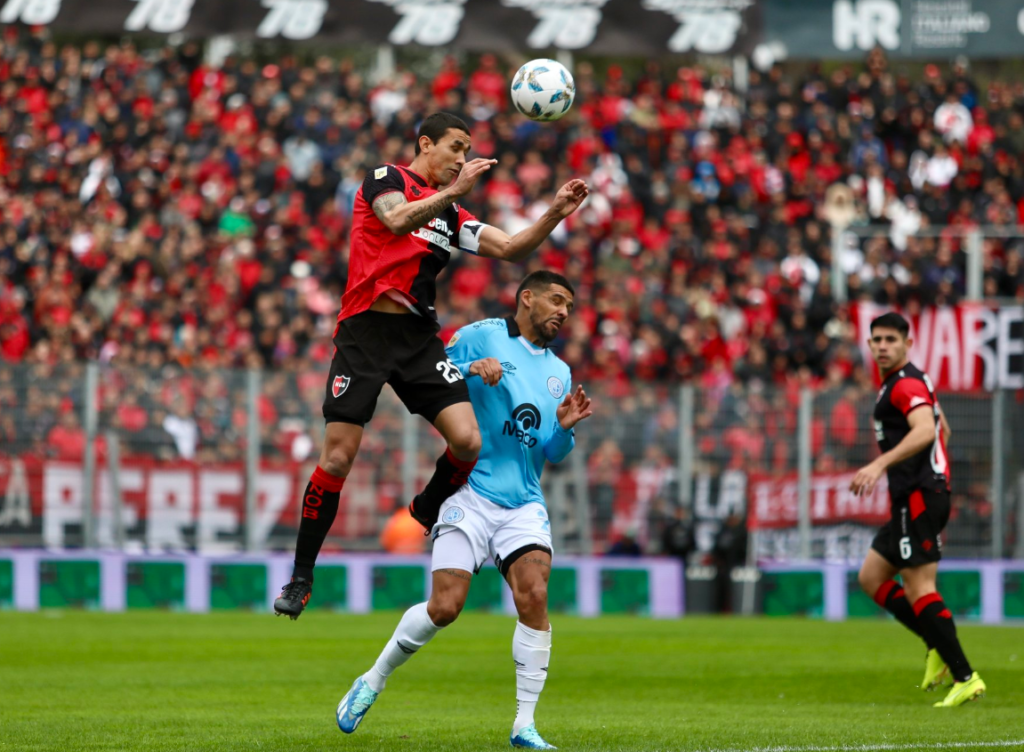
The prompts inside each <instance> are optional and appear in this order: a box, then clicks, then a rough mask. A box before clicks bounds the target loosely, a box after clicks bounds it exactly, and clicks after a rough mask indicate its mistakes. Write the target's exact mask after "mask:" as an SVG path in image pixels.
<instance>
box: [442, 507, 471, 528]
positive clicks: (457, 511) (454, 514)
mask: <svg viewBox="0 0 1024 752" xmlns="http://www.w3.org/2000/svg"><path fill="white" fill-rule="evenodd" d="M465 516H466V513H465V512H463V511H462V509H461V508H459V507H448V508H447V509H446V510H444V514H443V515H442V516H441V522H443V523H445V524H447V525H454V524H455V523H456V522H462V518H463V517H465Z"/></svg>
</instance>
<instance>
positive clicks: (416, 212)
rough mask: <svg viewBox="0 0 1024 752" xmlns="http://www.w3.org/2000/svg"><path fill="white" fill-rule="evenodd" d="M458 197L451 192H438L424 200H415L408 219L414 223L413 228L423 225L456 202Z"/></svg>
mask: <svg viewBox="0 0 1024 752" xmlns="http://www.w3.org/2000/svg"><path fill="white" fill-rule="evenodd" d="M403 198H404V196H403ZM456 198H457V196H455V195H454V194H451V193H436V194H434V195H433V196H431V197H430V198H428V199H424V200H423V201H415V202H413V207H412V209H410V211H409V214H408V217H407V221H408V222H410V223H412V226H413V229H416V228H419V227H422V226H423V225H425V224H426V223H427V222H429V221H430V220H432V219H433V218H434V217H436V216H437V215H438V214H440V213H441V212H443V211H444V210H445V209H447V208H448V207H449V206H451V205H452V204H454V203H455V199H456Z"/></svg>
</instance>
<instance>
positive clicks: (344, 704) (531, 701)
mask: <svg viewBox="0 0 1024 752" xmlns="http://www.w3.org/2000/svg"><path fill="white" fill-rule="evenodd" d="M574 294H575V293H574V291H573V288H572V286H571V285H570V284H569V282H568V280H566V279H565V278H564V277H563V276H561V275H560V274H555V273H553V272H543V271H542V272H534V273H533V274H530V275H529V276H527V277H526V279H524V280H523V282H522V284H521V285H520V286H519V290H518V291H517V293H516V314H515V316H509V317H508V318H505V319H486V320H484V321H478V322H477V323H475V324H470V325H469V326H466V327H463V328H462V329H460V330H459V331H458V332H456V334H455V335H454V336H453V337H452V338H451V340H450V341H449V342H448V356H449V359H450V360H451V362H452V363H454V365H455V366H457V367H458V369H459V371H460V372H461V373H462V374H463V375H464V376H465V377H466V382H467V384H468V386H469V395H470V399H471V401H472V403H473V409H474V410H475V412H476V416H477V421H478V422H479V424H480V432H481V435H482V437H483V448H482V449H481V451H480V456H479V459H478V460H477V464H476V467H475V468H473V472H472V473H471V474H470V476H469V482H468V483H466V484H465V485H464V486H462V488H460V489H459V490H458V491H457V492H456V493H455V494H454V495H453V496H452V497H451V498H449V499H448V500H447V501H445V502H444V504H443V505H442V506H441V509H440V517H439V520H438V522H437V524H435V525H434V528H433V536H434V551H433V557H432V563H431V569H432V571H433V590H432V592H431V594H430V600H429V601H428V602H426V603H420V604H417V605H415V606H413V607H412V608H410V609H409V610H408V611H406V612H405V615H404V616H402V620H401V621H400V622H399V624H398V628H397V629H396V630H395V633H394V635H392V637H391V639H390V640H389V641H388V644H387V645H386V646H385V648H384V651H383V652H382V653H381V654H380V657H379V658H377V661H376V663H375V664H374V665H373V667H371V668H370V670H369V671H367V672H366V673H365V674H363V675H362V676H360V677H359V678H358V679H356V681H355V683H354V684H353V685H352V688H351V689H350V690H349V692H348V694H346V695H345V697H344V698H342V700H341V703H340V704H339V705H338V712H337V715H338V726H339V728H341V730H342V731H345V732H346V733H352V732H353V731H355V730H356V728H357V727H358V726H359V724H360V723H361V722H362V720H363V717H364V716H365V715H366V713H367V711H368V710H369V709H370V706H372V705H373V703H374V701H376V699H377V696H378V694H379V693H380V692H381V691H382V690H383V689H384V685H385V683H386V681H387V678H388V677H389V676H390V675H391V674H392V672H393V671H394V670H395V669H396V668H398V667H399V666H401V665H402V664H403V663H405V662H406V661H407V660H409V658H410V657H411V656H412V655H413V654H414V653H415V652H416V651H417V650H419V649H420V648H421V647H423V646H424V645H426V644H427V642H429V641H430V639H431V638H432V637H433V636H434V635H435V634H437V631H438V630H439V629H441V628H442V627H446V626H448V625H449V624H451V623H452V622H453V621H455V619H456V618H457V617H458V615H459V613H460V612H461V611H462V607H463V605H465V603H466V596H467V594H468V593H469V585H470V582H471V580H472V579H473V575H474V574H475V573H477V572H479V571H480V568H481V567H482V566H483V565H484V563H485V562H486V561H487V559H488V558H492V557H493V559H494V563H495V565H496V566H497V567H498V570H499V571H500V572H501V574H502V576H503V577H504V578H505V579H506V581H507V582H508V584H509V587H510V588H511V589H512V595H513V597H514V599H515V604H516V610H517V611H518V613H519V621H518V623H517V624H516V629H515V634H514V635H513V638H512V658H513V660H514V661H515V666H516V718H515V721H514V722H513V725H512V734H511V736H510V737H509V741H510V743H511V745H512V746H513V747H519V748H524V749H555V748H554V747H553V746H551V745H550V744H548V743H547V742H546V741H544V739H543V738H542V737H541V735H540V734H539V733H538V732H537V727H536V725H535V724H534V719H533V715H534V709H535V708H536V706H537V700H538V699H539V697H540V693H541V690H542V689H543V688H544V680H545V679H546V678H547V672H548V661H549V659H550V657H551V624H550V622H549V621H548V576H549V575H550V573H551V553H552V551H551V530H550V524H549V522H548V513H547V507H546V506H545V503H544V495H543V494H542V493H541V487H540V475H541V471H542V470H543V468H544V463H545V462H561V461H562V460H563V459H565V457H566V456H567V455H568V454H569V452H570V451H572V448H573V446H574V444H575V439H574V437H573V427H574V426H575V425H576V424H577V423H579V422H580V421H581V420H584V419H586V418H588V417H590V415H591V414H592V413H593V410H592V409H591V401H590V399H589V398H588V397H587V395H586V393H585V392H584V391H583V387H581V386H577V387H576V389H575V391H574V390H573V388H572V376H571V374H570V372H569V367H568V366H567V365H566V364H565V363H563V362H562V361H561V360H560V359H559V358H558V356H556V355H555V354H554V353H553V352H551V350H549V349H548V345H549V344H550V343H551V342H552V341H553V340H554V339H555V337H557V336H558V332H559V331H560V330H561V328H562V325H563V324H564V323H565V320H566V319H567V318H568V316H569V313H570V312H571V311H572V307H573V297H574Z"/></svg>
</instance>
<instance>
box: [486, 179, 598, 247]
mask: <svg viewBox="0 0 1024 752" xmlns="http://www.w3.org/2000/svg"><path fill="white" fill-rule="evenodd" d="M589 195H590V188H589V187H588V186H587V184H586V183H585V182H584V181H582V180H579V179H578V178H575V179H573V180H570V181H569V182H568V183H566V184H565V185H563V186H562V187H561V188H559V189H558V193H557V194H556V195H555V200H554V201H552V202H551V206H549V207H548V210H547V211H546V212H544V215H543V216H542V217H541V218H540V219H539V220H537V221H536V222H534V223H533V224H532V225H530V226H529V227H527V228H526V229H525V230H522V231H521V232H517V233H516V234H515V235H511V236H510V235H508V233H506V232H504V231H503V230H500V229H498V228H497V227H492V226H490V225H486V226H485V227H484V228H483V230H482V231H481V232H480V248H479V250H478V251H477V253H478V254H479V255H481V256H487V257H488V258H496V259H502V260H503V261H522V260H523V259H524V258H526V257H527V256H529V255H530V254H531V253H533V252H534V251H535V250H537V247H538V246H539V245H540V244H541V243H543V242H544V239H545V238H546V237H547V236H548V235H550V234H551V232H552V231H553V230H554V229H555V228H556V227H557V226H558V223H559V222H561V221H562V220H563V219H565V218H566V217H568V216H569V215H570V214H572V213H573V212H574V211H576V210H577V209H579V208H580V206H581V205H582V204H583V202H584V201H585V200H586V198H587V196H589Z"/></svg>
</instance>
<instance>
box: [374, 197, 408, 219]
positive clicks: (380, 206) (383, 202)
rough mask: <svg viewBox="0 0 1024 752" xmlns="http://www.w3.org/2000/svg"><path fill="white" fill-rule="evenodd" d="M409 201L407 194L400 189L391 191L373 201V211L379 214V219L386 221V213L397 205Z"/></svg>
mask: <svg viewBox="0 0 1024 752" xmlns="http://www.w3.org/2000/svg"><path fill="white" fill-rule="evenodd" d="M405 203H408V201H406V198H405V196H404V195H403V194H402V193H399V192H398V191H392V192H391V193H385V194H384V195H383V196H380V197H378V198H377V200H376V201H374V202H373V213H374V214H376V215H377V219H379V220H380V221H381V222H383V221H384V215H385V214H387V213H388V212H389V211H391V210H392V209H394V208H395V207H396V206H401V205H402V204H405Z"/></svg>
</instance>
